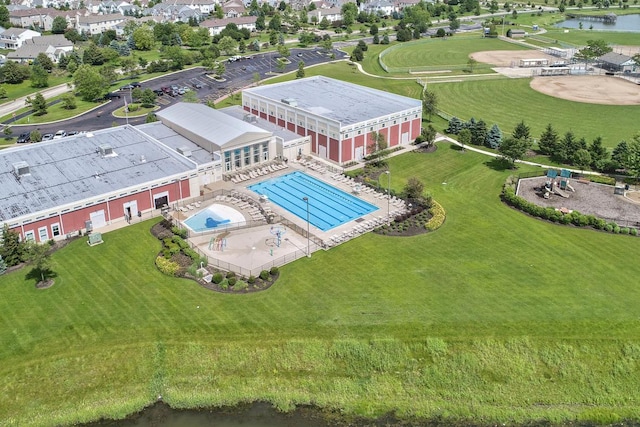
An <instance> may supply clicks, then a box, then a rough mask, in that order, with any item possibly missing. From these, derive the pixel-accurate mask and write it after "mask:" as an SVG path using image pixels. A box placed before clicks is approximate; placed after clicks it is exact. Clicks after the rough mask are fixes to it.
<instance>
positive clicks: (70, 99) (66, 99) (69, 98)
mask: <svg viewBox="0 0 640 427" xmlns="http://www.w3.org/2000/svg"><path fill="white" fill-rule="evenodd" d="M61 100H62V108H64V109H65V110H75V109H76V107H77V104H76V97H75V96H73V94H72V93H65V94H64V95H62V98H61Z"/></svg>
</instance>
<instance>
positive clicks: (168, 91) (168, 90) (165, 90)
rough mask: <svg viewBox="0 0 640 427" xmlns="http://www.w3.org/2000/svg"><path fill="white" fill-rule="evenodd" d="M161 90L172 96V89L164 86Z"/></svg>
mask: <svg viewBox="0 0 640 427" xmlns="http://www.w3.org/2000/svg"><path fill="white" fill-rule="evenodd" d="M160 90H161V91H163V92H164V93H166V94H167V95H169V94H171V88H170V87H169V86H163V87H161V88H160Z"/></svg>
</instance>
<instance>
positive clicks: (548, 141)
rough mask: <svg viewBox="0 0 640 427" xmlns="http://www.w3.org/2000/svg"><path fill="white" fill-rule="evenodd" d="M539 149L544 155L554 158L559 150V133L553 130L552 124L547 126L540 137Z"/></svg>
mask: <svg viewBox="0 0 640 427" xmlns="http://www.w3.org/2000/svg"><path fill="white" fill-rule="evenodd" d="M538 148H539V149H540V152H541V153H542V154H546V155H549V156H553V155H554V153H555V152H556V150H558V133H557V132H556V131H555V130H554V129H553V126H552V125H551V123H549V124H548V125H547V127H546V128H545V130H544V132H542V135H540V141H538Z"/></svg>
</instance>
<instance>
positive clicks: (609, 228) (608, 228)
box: [604, 224, 613, 233]
mask: <svg viewBox="0 0 640 427" xmlns="http://www.w3.org/2000/svg"><path fill="white" fill-rule="evenodd" d="M604 231H608V232H609V233H611V232H612V231H613V225H611V224H607V225H605V226H604Z"/></svg>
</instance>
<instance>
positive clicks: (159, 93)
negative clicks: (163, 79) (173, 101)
mask: <svg viewBox="0 0 640 427" xmlns="http://www.w3.org/2000/svg"><path fill="white" fill-rule="evenodd" d="M153 93H155V94H156V95H158V96H162V95H164V91H163V90H162V89H154V90H153Z"/></svg>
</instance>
